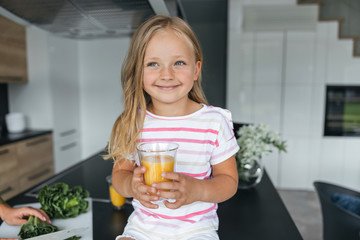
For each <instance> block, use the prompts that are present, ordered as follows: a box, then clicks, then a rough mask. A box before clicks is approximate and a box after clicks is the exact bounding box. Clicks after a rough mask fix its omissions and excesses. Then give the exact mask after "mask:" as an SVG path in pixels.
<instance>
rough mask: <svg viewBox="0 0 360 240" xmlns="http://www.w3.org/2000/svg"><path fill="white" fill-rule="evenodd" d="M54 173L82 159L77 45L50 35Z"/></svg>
mask: <svg viewBox="0 0 360 240" xmlns="http://www.w3.org/2000/svg"><path fill="white" fill-rule="evenodd" d="M48 50H49V51H48V52H49V66H50V67H49V69H50V70H49V80H50V86H51V96H52V103H53V104H52V108H53V120H54V145H55V171H56V172H59V171H61V170H63V169H65V168H67V167H69V166H71V165H73V164H76V163H77V162H79V161H80V160H81V143H80V140H79V139H80V96H79V95H80V92H79V66H78V65H79V64H78V43H77V42H76V41H74V40H69V39H63V38H58V37H53V36H49V38H48Z"/></svg>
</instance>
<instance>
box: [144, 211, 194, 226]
mask: <svg viewBox="0 0 360 240" xmlns="http://www.w3.org/2000/svg"><path fill="white" fill-rule="evenodd" d="M140 211H141V212H142V213H143V214H145V215H146V216H149V217H154V218H160V217H161V218H164V219H176V220H180V221H183V222H189V223H196V222H195V221H194V220H189V219H181V218H179V217H170V216H166V215H162V214H155V213H150V212H147V211H145V210H143V209H140Z"/></svg>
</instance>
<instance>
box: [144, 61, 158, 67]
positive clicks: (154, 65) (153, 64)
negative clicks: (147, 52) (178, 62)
mask: <svg viewBox="0 0 360 240" xmlns="http://www.w3.org/2000/svg"><path fill="white" fill-rule="evenodd" d="M146 66H148V67H157V66H159V65H158V64H157V63H156V62H150V63H148V64H147V65H146Z"/></svg>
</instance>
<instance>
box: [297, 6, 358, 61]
mask: <svg viewBox="0 0 360 240" xmlns="http://www.w3.org/2000/svg"><path fill="white" fill-rule="evenodd" d="M297 4H318V5H319V21H338V22H339V38H340V39H352V40H353V42H354V47H353V56H354V57H360V1H359V0H318V1H316V0H297Z"/></svg>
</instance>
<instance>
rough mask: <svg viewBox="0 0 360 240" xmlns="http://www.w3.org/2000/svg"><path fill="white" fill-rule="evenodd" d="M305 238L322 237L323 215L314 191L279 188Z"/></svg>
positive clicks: (312, 239)
mask: <svg viewBox="0 0 360 240" xmlns="http://www.w3.org/2000/svg"><path fill="white" fill-rule="evenodd" d="M278 192H279V194H280V197H281V198H282V200H283V201H284V204H285V206H286V208H287V209H288V211H289V213H290V215H291V217H292V218H293V220H294V222H295V225H296V226H297V228H298V229H299V232H300V234H301V235H302V237H303V239H304V240H321V239H322V216H321V208H320V203H319V200H318V196H317V194H316V192H314V191H293V190H278Z"/></svg>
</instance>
